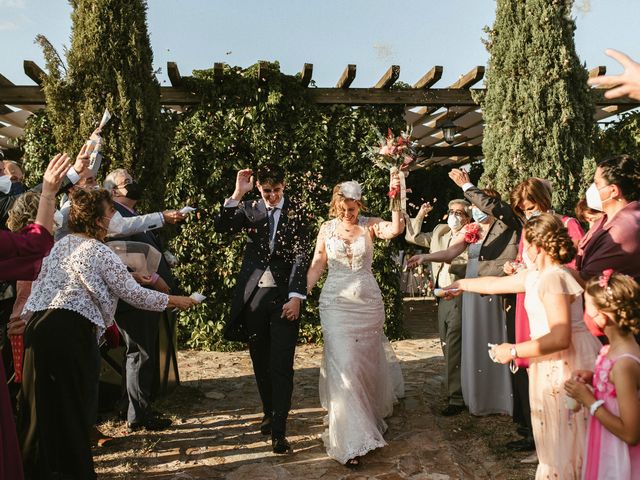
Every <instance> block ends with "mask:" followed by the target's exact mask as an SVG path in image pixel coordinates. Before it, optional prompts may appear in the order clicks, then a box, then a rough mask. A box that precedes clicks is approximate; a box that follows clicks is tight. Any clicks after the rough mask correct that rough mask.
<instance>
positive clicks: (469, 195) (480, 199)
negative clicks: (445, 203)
mask: <svg viewBox="0 0 640 480" xmlns="http://www.w3.org/2000/svg"><path fill="white" fill-rule="evenodd" d="M464 196H465V198H466V199H467V200H469V201H470V202H471V203H473V204H474V205H475V206H476V207H478V208H479V209H480V210H482V211H483V212H484V213H486V214H487V215H492V216H493V217H495V221H494V222H493V223H492V224H491V227H489V231H488V232H487V236H486V238H485V240H484V242H483V243H482V248H481V249H480V259H479V263H478V276H481V277H487V276H497V277H501V276H503V275H504V271H503V267H504V264H505V263H507V262H510V261H513V260H515V258H516V257H517V256H518V242H519V241H520V233H521V231H522V221H521V220H520V219H519V218H518V217H517V216H516V214H515V213H514V212H513V210H512V209H511V206H510V205H509V204H507V203H506V202H503V201H502V200H501V199H499V198H493V197H490V196H488V195H485V194H484V193H483V192H482V190H480V189H479V188H477V187H475V186H474V187H471V188H469V189H468V190H467V191H466V192H465V193H464Z"/></svg>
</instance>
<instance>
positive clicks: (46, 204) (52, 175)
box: [35, 153, 71, 233]
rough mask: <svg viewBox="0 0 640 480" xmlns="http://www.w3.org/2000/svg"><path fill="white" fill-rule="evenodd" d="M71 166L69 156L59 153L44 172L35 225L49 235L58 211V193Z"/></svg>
mask: <svg viewBox="0 0 640 480" xmlns="http://www.w3.org/2000/svg"><path fill="white" fill-rule="evenodd" d="M70 164H71V162H70V161H69V157H68V155H67V154H66V153H65V154H60V153H59V154H57V155H56V156H55V157H53V159H52V160H51V161H50V162H49V165H48V166H47V170H46V171H45V172H44V180H43V182H42V193H41V194H40V202H39V203H38V213H37V214H36V221H35V223H37V224H38V225H41V226H43V227H44V228H46V229H47V230H48V231H49V233H51V232H53V212H54V211H55V209H56V193H57V192H58V188H60V184H61V183H62V179H63V178H64V177H65V175H66V172H67V170H69V165H70Z"/></svg>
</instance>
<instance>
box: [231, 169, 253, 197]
mask: <svg viewBox="0 0 640 480" xmlns="http://www.w3.org/2000/svg"><path fill="white" fill-rule="evenodd" d="M251 190H253V170H251V169H250V168H245V169H244V170H240V171H239V172H238V175H236V189H235V191H234V192H233V195H232V198H233V199H235V200H240V199H242V197H243V196H244V195H245V193H247V192H250V191H251Z"/></svg>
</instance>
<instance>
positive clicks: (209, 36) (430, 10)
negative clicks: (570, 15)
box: [0, 0, 640, 87]
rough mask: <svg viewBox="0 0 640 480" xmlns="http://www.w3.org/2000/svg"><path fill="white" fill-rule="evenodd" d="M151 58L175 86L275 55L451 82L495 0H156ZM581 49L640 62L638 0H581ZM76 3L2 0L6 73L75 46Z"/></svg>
mask: <svg viewBox="0 0 640 480" xmlns="http://www.w3.org/2000/svg"><path fill="white" fill-rule="evenodd" d="M148 4H149V15H148V24H149V32H150V35H151V45H152V47H153V50H154V56H155V57H154V63H155V66H156V68H158V67H159V68H161V69H162V73H161V74H160V75H159V79H160V81H161V82H162V83H163V84H164V85H168V84H169V82H168V78H167V77H166V62H167V61H176V62H177V63H178V66H179V68H180V71H181V73H182V74H183V75H188V74H189V73H190V72H191V70H192V69H198V68H208V67H210V66H212V65H213V63H214V62H217V61H224V62H226V63H229V64H232V65H240V66H248V65H251V64H253V63H255V62H256V61H257V60H271V61H273V60H278V61H279V62H280V64H281V69H282V71H283V72H285V73H290V74H294V73H296V72H298V71H299V70H300V69H301V68H302V65H303V64H304V63H305V62H310V63H313V64H314V75H313V78H314V80H315V81H316V83H317V85H318V86H323V87H328V86H334V85H335V83H336V81H337V80H338V78H339V77H340V74H341V73H342V71H343V70H344V68H345V66H346V65H347V64H348V63H355V64H357V66H358V71H357V76H356V80H355V82H354V83H353V86H354V87H369V86H372V85H373V84H374V83H375V82H376V81H377V80H378V78H379V77H380V76H381V75H382V74H383V73H384V72H385V71H386V69H387V68H388V67H389V66H390V65H391V64H398V65H400V66H401V73H400V80H402V81H405V82H407V83H414V82H415V81H416V80H417V79H418V78H420V77H421V76H422V75H423V74H424V73H425V72H426V71H427V70H429V68H431V66H433V65H443V66H444V75H443V78H442V80H441V81H440V83H439V84H438V85H439V86H446V85H447V84H449V83H451V82H453V81H455V80H456V79H457V78H458V76H459V75H461V74H464V73H466V72H467V71H468V70H470V69H471V68H472V67H473V66H475V65H484V64H485V63H486V60H487V53H486V51H485V49H484V46H483V45H482V43H481V38H482V37H483V33H482V28H483V27H484V26H485V25H491V23H492V22H493V18H494V12H495V1H494V0H415V1H413V2H397V3H396V2H383V1H379V0H322V1H315V2H312V1H307V0H297V1H296V0H226V1H224V0H149V2H148ZM576 4H577V7H576V8H574V16H575V18H576V21H577V26H578V28H577V31H576V45H577V50H578V54H579V56H580V58H581V60H582V61H583V62H586V64H587V66H589V67H593V66H596V65H607V67H608V69H609V72H610V73H615V72H618V71H619V70H620V69H619V67H618V66H617V65H616V63H615V62H614V61H612V60H611V59H609V58H608V57H606V55H604V53H603V51H604V49H605V48H607V47H613V48H617V49H619V50H623V51H625V52H627V53H628V54H630V55H631V56H633V57H635V58H637V59H640V33H638V32H639V29H638V20H640V1H638V0H577V1H576ZM70 12H71V8H70V6H69V4H68V2H66V1H62V0H0V45H1V46H2V47H1V50H0V52H1V54H0V73H2V74H3V75H4V76H5V77H7V78H9V79H10V80H11V81H13V82H14V83H17V84H32V82H31V80H29V79H28V78H27V77H26V76H25V75H24V73H23V71H22V60H24V59H29V60H34V61H35V62H36V63H38V64H39V65H41V66H44V61H43V57H42V53H41V51H40V49H39V47H38V46H37V45H35V44H34V38H35V36H36V35H37V34H39V33H41V34H44V35H45V36H47V37H48V38H49V40H50V41H51V42H52V43H53V44H54V46H55V47H56V48H58V49H59V51H60V52H61V53H62V51H63V47H64V46H65V45H67V46H68V45H69V35H70V29H71V21H70V17H69V15H70Z"/></svg>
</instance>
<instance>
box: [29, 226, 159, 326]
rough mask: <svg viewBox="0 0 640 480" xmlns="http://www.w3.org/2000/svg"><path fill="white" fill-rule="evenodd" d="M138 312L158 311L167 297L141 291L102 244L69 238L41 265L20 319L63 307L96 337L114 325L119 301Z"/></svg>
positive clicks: (124, 268)
mask: <svg viewBox="0 0 640 480" xmlns="http://www.w3.org/2000/svg"><path fill="white" fill-rule="evenodd" d="M119 298H122V299H123V300H125V301H126V302H127V303H130V304H131V305H133V306H135V307H137V308H140V309H142V310H152V311H158V312H159V311H162V310H164V309H165V308H167V304H168V302H169V296H168V295H166V294H164V293H161V292H156V291H154V290H149V289H147V288H144V287H141V286H140V285H139V284H138V283H137V282H136V281H135V280H134V279H133V277H132V276H131V274H130V273H129V272H128V271H127V267H126V265H125V264H124V263H122V261H120V258H119V257H118V256H117V255H116V254H115V253H114V252H113V251H112V250H111V249H110V248H109V247H107V246H106V245H104V244H103V243H101V242H99V241H98V240H93V239H89V238H84V237H80V236H77V235H67V236H66V237H64V238H63V239H62V240H60V241H59V242H57V243H56V244H55V245H54V247H53V249H52V250H51V253H50V254H49V256H48V257H46V258H45V259H44V261H43V262H42V270H41V271H40V275H38V278H37V279H36V280H35V281H34V282H33V287H32V290H31V295H30V296H29V299H28V300H27V303H26V305H25V307H24V311H23V315H24V314H25V313H29V312H38V311H42V310H48V309H67V310H72V311H74V312H76V313H79V314H80V315H82V316H83V317H86V318H87V319H88V320H89V321H90V322H91V323H93V324H94V325H95V326H96V330H97V335H98V338H100V337H101V336H102V334H103V333H104V330H105V329H106V328H107V327H109V326H110V325H111V324H112V323H113V321H114V314H115V311H116V307H117V305H118V299H119Z"/></svg>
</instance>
